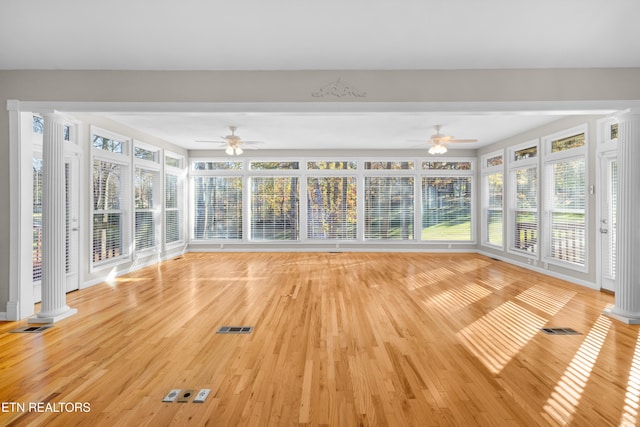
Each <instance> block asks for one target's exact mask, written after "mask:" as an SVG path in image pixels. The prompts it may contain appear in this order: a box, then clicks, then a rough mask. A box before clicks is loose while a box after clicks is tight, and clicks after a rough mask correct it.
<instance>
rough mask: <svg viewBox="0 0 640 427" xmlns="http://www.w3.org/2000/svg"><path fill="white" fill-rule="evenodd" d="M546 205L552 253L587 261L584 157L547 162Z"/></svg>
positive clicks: (573, 260)
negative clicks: (548, 213) (548, 214)
mask: <svg viewBox="0 0 640 427" xmlns="http://www.w3.org/2000/svg"><path fill="white" fill-rule="evenodd" d="M546 172H547V177H546V178H547V184H548V187H547V188H548V191H547V207H548V209H549V211H550V223H551V227H550V229H548V230H547V232H548V233H550V236H549V237H550V239H549V241H550V253H549V255H550V257H551V258H555V259H557V260H562V261H566V262H570V263H573V264H579V265H584V263H585V162H584V158H583V157H580V158H574V159H570V160H564V161H557V162H553V163H550V164H548V165H547V168H546Z"/></svg>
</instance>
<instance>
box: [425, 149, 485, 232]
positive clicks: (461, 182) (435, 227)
mask: <svg viewBox="0 0 640 427" xmlns="http://www.w3.org/2000/svg"><path fill="white" fill-rule="evenodd" d="M472 169H473V164H472V162H471V161H468V160H455V159H450V160H446V161H445V160H438V161H434V160H428V161H423V162H422V170H423V177H422V217H421V220H422V234H421V238H422V240H424V241H467V242H468V241H472V240H474V238H473V230H472V218H471V216H472V214H471V212H472V191H471V190H472V179H473V177H472V174H473V170H472Z"/></svg>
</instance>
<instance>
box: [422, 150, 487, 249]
mask: <svg viewBox="0 0 640 427" xmlns="http://www.w3.org/2000/svg"><path fill="white" fill-rule="evenodd" d="M426 161H431V162H445V163H455V162H462V163H467V162H468V163H471V169H469V170H455V169H422V162H426ZM476 163H477V162H476V159H475V158H470V157H440V158H435V157H434V158H431V157H427V158H421V159H419V164H418V165H417V166H418V171H419V176H418V180H419V183H418V184H417V185H416V187H417V191H418V192H419V195H418V199H417V200H416V201H415V204H416V211H417V216H418V218H417V219H419V221H418V222H417V225H416V227H415V228H416V233H417V236H418V239H417V240H418V241H419V242H422V243H430V244H448V245H450V246H451V245H455V244H459V245H475V244H477V233H476V227H477V220H476V216H477V215H476V211H477V209H476V194H477V193H476V191H477V189H476V170H477V167H476ZM433 177H469V178H470V182H471V206H470V215H471V225H470V227H471V235H470V236H469V237H470V240H429V239H423V238H422V211H423V208H424V207H423V206H422V179H423V178H433Z"/></svg>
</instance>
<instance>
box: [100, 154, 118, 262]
mask: <svg viewBox="0 0 640 427" xmlns="http://www.w3.org/2000/svg"><path fill="white" fill-rule="evenodd" d="M125 169H126V166H123V165H120V164H116V163H111V162H108V161H104V160H94V162H93V261H94V262H98V261H102V260H108V259H112V258H116V257H118V256H121V255H123V254H124V253H125V252H124V249H125V246H124V232H125V230H124V228H123V224H124V222H123V219H124V218H123V217H124V210H123V209H122V208H123V207H124V203H123V195H124V194H126V193H125V192H124V188H123V187H124V185H123V184H124V181H123V174H124V172H125Z"/></svg>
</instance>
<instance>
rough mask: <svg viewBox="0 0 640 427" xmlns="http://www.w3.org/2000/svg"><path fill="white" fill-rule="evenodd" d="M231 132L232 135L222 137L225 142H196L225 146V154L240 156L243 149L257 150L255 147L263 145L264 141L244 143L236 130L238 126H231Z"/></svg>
mask: <svg viewBox="0 0 640 427" xmlns="http://www.w3.org/2000/svg"><path fill="white" fill-rule="evenodd" d="M229 130H231V135H227V136H223V137H221V138H222V139H223V140H224V141H196V142H213V143H215V144H221V145H223V146H225V147H226V148H225V150H224V151H225V153H227V154H228V155H230V156H232V155H234V154H235V155H238V156H239V155H240V154H242V153H243V152H244V151H243V147H244V148H245V149H246V148H248V149H256V148H257V147H254V145H258V144H262V143H263V142H262V141H244V140H242V139H241V138H240V137H239V136H238V135H236V130H238V127H237V126H229Z"/></svg>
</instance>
